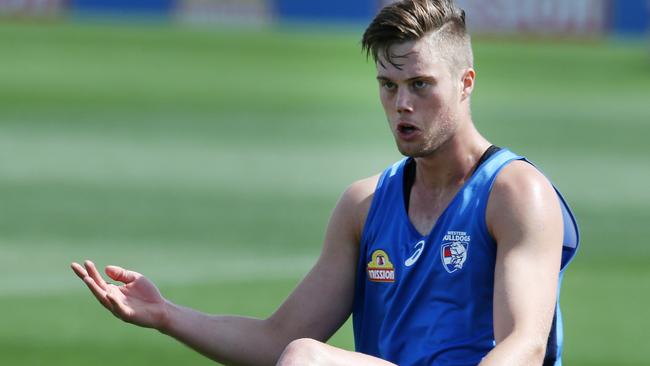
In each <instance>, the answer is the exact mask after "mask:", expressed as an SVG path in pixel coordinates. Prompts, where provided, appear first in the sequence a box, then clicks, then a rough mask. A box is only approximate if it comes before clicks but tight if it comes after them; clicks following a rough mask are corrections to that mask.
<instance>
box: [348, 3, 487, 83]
mask: <svg viewBox="0 0 650 366" xmlns="http://www.w3.org/2000/svg"><path fill="white" fill-rule="evenodd" d="M428 35H431V37H432V39H433V40H434V41H435V42H436V45H437V46H438V50H439V51H440V56H441V57H442V58H444V59H446V61H447V62H448V63H449V66H450V68H451V71H452V72H455V71H456V70H459V69H462V68H470V67H473V66H474V56H473V54H472V44H471V39H470V36H469V33H468V32H467V27H466V25H465V11H464V10H462V9H461V8H459V7H457V6H456V4H454V1H453V0H401V1H397V2H395V3H393V4H390V5H388V6H386V7H384V8H383V9H382V10H381V11H380V12H379V14H377V16H376V17H375V19H374V20H373V21H372V22H371V23H370V25H369V26H368V28H367V29H366V31H365V33H364V34H363V39H362V41H361V45H362V49H363V51H365V52H366V56H367V57H370V55H372V58H373V60H374V61H375V62H376V63H379V64H380V65H381V66H383V67H386V65H384V64H383V62H382V60H381V59H382V58H383V59H384V60H386V61H387V62H388V63H390V64H391V65H393V66H394V67H396V68H398V69H401V66H402V65H401V64H399V63H398V62H397V61H396V60H395V59H398V58H400V57H403V55H395V54H393V53H391V51H390V49H391V46H392V45H394V44H399V43H403V42H408V41H415V40H419V39H421V38H424V37H426V36H428ZM380 56H381V58H380Z"/></svg>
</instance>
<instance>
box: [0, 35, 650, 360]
mask: <svg viewBox="0 0 650 366" xmlns="http://www.w3.org/2000/svg"><path fill="white" fill-rule="evenodd" d="M360 33H361V31H360V30H359V31H356V32H354V31H350V30H348V31H340V32H338V33H328V34H323V33H319V32H317V31H315V30H307V29H284V30H273V31H268V30H258V31H256V30H246V31H242V30H239V31H234V30H214V29H212V30H206V29H203V30H199V29H183V28H171V27H166V26H161V25H150V26H133V25H121V26H109V25H79V24H77V25H63V24H49V25H33V24H7V23H5V24H0V45H1V57H0V197H1V202H2V203H1V209H0V314H2V315H0V364H2V365H44V364H47V365H81V364H92V365H113V364H115V363H118V362H119V364H120V365H122V366H126V365H147V364H156V365H179V364H183V365H207V364H210V362H209V361H208V360H207V359H204V358H202V357H201V356H198V355H196V354H194V353H193V352H191V351H190V350H188V349H187V348H185V347H184V346H182V345H180V344H177V343H176V342H175V341H173V340H170V339H167V338H165V337H163V336H161V335H159V334H157V333H156V332H155V331H151V330H143V329H137V328H135V327H132V326H127V325H124V324H121V323H120V322H118V321H116V320H115V319H114V318H112V316H111V315H110V314H109V313H108V312H106V311H104V310H103V309H101V308H100V307H99V306H98V304H97V303H96V301H95V300H94V299H93V298H91V296H90V295H89V293H88V292H87V290H86V288H85V287H84V286H83V284H82V283H81V282H79V281H78V280H77V278H76V277H75V276H74V275H73V274H72V272H71V271H70V270H69V268H68V265H69V262H71V261H79V260H83V259H84V258H93V259H94V260H95V261H96V262H97V263H98V264H99V265H102V266H103V265H106V264H110V263H112V264H121V265H124V266H128V267H131V268H133V269H136V270H138V271H140V272H143V273H145V274H147V275H148V276H149V277H151V278H152V279H153V280H154V281H155V282H156V283H158V284H159V285H160V287H161V289H162V291H163V293H164V295H166V296H167V297H168V298H169V299H171V300H172V301H175V302H178V303H181V304H184V305H187V306H191V307H194V308H198V309H200V310H203V311H206V312H212V313H238V314H245V315H251V316H266V315H268V314H270V313H271V312H272V311H273V310H274V309H275V307H276V306H277V305H278V304H279V302H280V301H282V299H283V298H284V297H285V296H286V295H287V294H288V293H289V292H290V291H291V289H292V288H293V286H295V284H296V283H297V282H298V281H299V280H300V278H301V277H302V276H303V275H304V274H305V273H306V271H307V270H308V269H309V268H310V266H311V264H312V263H314V261H315V259H316V256H317V255H318V253H319V250H320V244H321V238H322V235H323V231H324V228H325V224H326V221H327V218H328V216H329V213H330V211H331V210H332V208H333V206H334V204H335V202H336V199H337V197H338V196H339V194H340V193H341V192H342V190H343V189H345V187H346V186H347V185H348V184H349V183H350V182H352V181H354V180H356V179H359V178H362V177H365V176H368V175H371V174H374V173H376V172H379V171H380V170H382V169H383V168H384V167H385V166H387V165H388V164H389V163H391V162H393V161H395V160H396V159H398V158H399V155H398V154H397V152H396V150H395V148H394V145H393V142H392V139H391V137H390V134H389V132H388V129H387V128H386V123H385V118H384V116H383V113H382V111H381V107H380V105H379V102H378V98H377V92H376V85H375V84H376V82H375V81H374V70H373V66H372V65H371V64H370V63H367V62H365V60H364V57H363V56H362V55H361V53H360V50H359V48H358V46H359V40H358V38H359V35H360ZM475 48H476V63H477V68H478V87H477V90H476V91H475V93H474V98H473V105H474V119H475V122H476V124H477V125H478V127H479V129H480V130H481V131H483V132H484V134H485V135H486V136H487V137H488V138H489V139H490V140H491V141H492V142H494V143H496V144H498V145H502V146H508V147H510V148H511V149H513V150H515V151H517V152H520V153H522V154H525V155H527V156H528V157H529V158H531V159H532V160H533V161H535V162H537V163H538V165H539V166H540V167H541V168H542V170H544V171H545V172H546V173H547V175H548V176H550V177H551V178H552V180H553V181H554V182H555V183H556V185H557V186H558V187H559V188H560V189H561V190H562V191H563V193H564V194H565V196H566V197H567V198H568V200H569V201H570V203H571V204H572V206H573V207H574V209H575V211H576V213H577V216H578V220H579V222H580V224H581V226H582V250H581V252H580V253H579V256H578V258H577V259H576V261H575V262H574V263H573V264H572V265H571V267H570V269H569V270H568V272H567V275H566V277H565V282H564V287H563V293H562V295H563V296H562V306H563V310H564V316H565V327H566V331H565V333H566V334H565V336H566V341H565V364H566V365H585V366H586V365H589V366H594V365H603V366H604V365H619V366H621V365H644V364H647V363H648V360H649V359H650V348H648V337H647V335H646V334H647V333H645V331H646V330H647V329H648V328H650V311H649V310H648V309H650V266H649V263H650V246H649V245H648V238H650V225H648V222H650V190H649V189H648V188H647V186H648V183H647V182H648V180H649V179H650V163H649V158H650V147H649V145H648V143H647V139H648V136H649V135H650V55H649V52H648V49H647V48H644V47H643V45H642V44H635V43H613V42H608V43H605V42H603V43H589V44H579V43H577V42H565V43H561V44H557V43H550V42H521V41H520V42H516V41H511V42H506V43H503V42H497V41H481V40H477V41H476V43H475ZM323 301H331V299H324V300H323ZM332 343H333V344H336V345H338V346H342V347H345V348H352V347H353V343H352V336H351V329H350V327H349V325H346V327H344V328H343V329H342V330H341V331H340V332H339V333H338V334H337V335H336V336H335V337H334V339H333V340H332Z"/></svg>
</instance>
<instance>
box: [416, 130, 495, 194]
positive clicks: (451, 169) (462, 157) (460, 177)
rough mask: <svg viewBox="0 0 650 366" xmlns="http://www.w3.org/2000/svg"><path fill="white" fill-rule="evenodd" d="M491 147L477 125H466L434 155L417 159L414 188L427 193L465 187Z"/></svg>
mask: <svg viewBox="0 0 650 366" xmlns="http://www.w3.org/2000/svg"><path fill="white" fill-rule="evenodd" d="M488 147H490V143H489V142H488V141H487V140H486V139H485V138H484V137H483V136H481V134H480V133H479V132H478V131H477V130H476V128H475V127H474V124H473V123H471V122H469V123H466V124H464V126H462V127H461V128H460V129H459V130H458V131H457V132H456V134H454V136H453V137H452V138H451V139H449V140H448V141H446V142H445V143H444V144H443V145H441V146H440V147H439V148H438V149H437V150H436V151H435V152H434V153H433V154H431V155H429V156H425V157H418V158H415V162H416V166H417V169H416V175H415V184H414V185H418V186H420V187H421V188H424V189H427V190H434V191H441V190H447V189H455V188H457V187H458V186H461V185H463V184H464V183H465V182H466V181H467V180H468V179H469V178H470V176H471V175H472V173H473V171H474V168H475V167H476V164H477V163H478V161H479V159H480V158H481V156H482V155H483V153H484V152H485V150H487V149H488Z"/></svg>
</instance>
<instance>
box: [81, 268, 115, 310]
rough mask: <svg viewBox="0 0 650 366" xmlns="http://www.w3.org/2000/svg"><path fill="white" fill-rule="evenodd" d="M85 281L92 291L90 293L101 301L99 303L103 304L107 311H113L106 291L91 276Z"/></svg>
mask: <svg viewBox="0 0 650 366" xmlns="http://www.w3.org/2000/svg"><path fill="white" fill-rule="evenodd" d="M83 280H84V283H85V284H86V286H88V288H89V289H90V292H92V293H93V295H95V298H96V299H97V301H99V303H100V304H102V305H103V306H104V307H105V308H106V309H108V310H110V311H113V307H112V306H111V303H110V301H108V299H107V298H106V291H105V290H104V289H103V288H101V287H100V286H99V285H98V284H97V283H96V282H95V280H94V279H92V278H91V277H90V276H86V277H85V278H84V279H83Z"/></svg>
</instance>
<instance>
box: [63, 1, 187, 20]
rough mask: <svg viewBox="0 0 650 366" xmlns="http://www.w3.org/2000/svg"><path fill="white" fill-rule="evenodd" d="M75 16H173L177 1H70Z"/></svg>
mask: <svg viewBox="0 0 650 366" xmlns="http://www.w3.org/2000/svg"><path fill="white" fill-rule="evenodd" d="M68 4H69V7H70V10H71V11H72V12H73V13H75V14H80V15H84V14H91V15H104V14H105V15H118V16H119V15H127V16H131V15H143V16H163V17H166V16H171V14H172V11H173V10H174V8H175V7H176V0H69V1H68Z"/></svg>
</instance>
